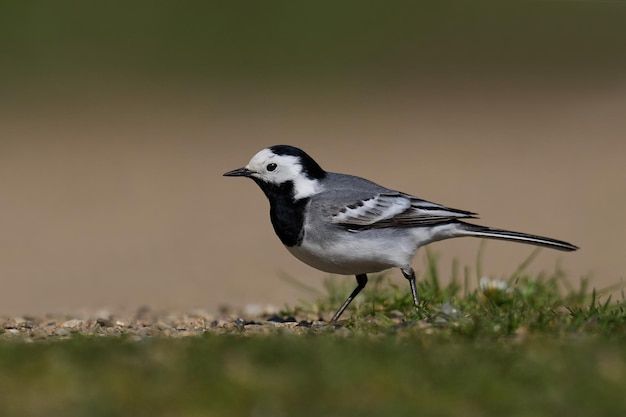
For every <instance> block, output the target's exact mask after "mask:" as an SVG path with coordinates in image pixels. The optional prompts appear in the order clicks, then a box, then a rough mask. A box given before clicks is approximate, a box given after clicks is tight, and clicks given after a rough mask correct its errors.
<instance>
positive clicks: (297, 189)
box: [224, 145, 578, 322]
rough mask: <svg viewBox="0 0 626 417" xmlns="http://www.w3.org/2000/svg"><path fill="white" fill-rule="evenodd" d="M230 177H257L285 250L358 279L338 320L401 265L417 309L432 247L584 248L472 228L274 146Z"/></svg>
mask: <svg viewBox="0 0 626 417" xmlns="http://www.w3.org/2000/svg"><path fill="white" fill-rule="evenodd" d="M224 176H226V177H246V178H250V179H252V180H253V181H254V182H255V183H256V184H257V185H258V186H259V187H260V188H261V190H262V191H263V193H264V194H265V196H266V197H267V199H268V200H269V205H270V220H271V222H272V225H273V227H274V231H275V233H276V235H277V236H278V238H279V239H280V241H281V242H282V244H283V245H284V246H285V247H286V248H287V250H288V251H289V252H290V253H291V254H292V255H293V256H295V257H296V258H298V259H299V260H300V261H302V262H304V263H305V264H308V265H309V266H312V267H313V268H316V269H318V270H321V271H324V272H328V273H332V274H341V275H354V276H355V277H356V282H357V286H356V288H355V289H354V290H353V291H352V293H351V294H350V295H349V296H348V298H347V299H346V301H345V302H344V303H343V304H342V305H341V307H340V308H339V310H338V311H337V312H336V313H335V314H334V315H333V317H332V319H331V322H336V321H337V320H339V318H340V317H341V315H342V314H343V313H344V311H345V310H346V308H348V306H349V305H350V303H351V302H352V300H354V298H355V297H356V296H357V295H358V294H359V293H360V292H361V290H362V289H363V288H365V286H366V285H367V282H368V277H367V275H368V274H372V273H377V272H381V271H384V270H387V269H390V268H399V269H400V271H401V272H402V275H403V276H404V277H405V278H406V279H407V280H408V281H409V286H410V290H411V296H412V298H413V304H414V306H415V308H416V309H418V311H419V297H418V294H417V288H416V277H415V271H414V270H413V268H412V266H411V262H412V259H413V257H414V256H415V253H416V252H417V250H418V249H419V248H420V247H422V246H425V245H428V244H430V243H432V242H436V241H440V240H444V239H450V238H456V237H465V236H472V237H478V238H487V239H501V240H507V241H513V242H520V243H527V244H531V245H536V246H544V247H548V248H552V249H558V250H562V251H574V250H577V249H578V247H577V246H574V245H572V244H571V243H567V242H564V241H561V240H556V239H552V238H548V237H543V236H537V235H532V234H527V233H520V232H514V231H510V230H504V229H496V228H491V227H486V226H479V225H476V224H474V223H468V222H467V221H468V220H474V219H477V218H478V217H477V214H476V213H473V212H470V211H465V210H459V209H455V208H450V207H446V206H443V205H441V204H437V203H433V202H430V201H426V200H422V199H420V198H418V197H415V196H412V195H410V194H406V193H403V192H399V191H395V190H392V189H389V188H386V187H383V186H382V185H378V184H376V183H375V182H372V181H370V180H367V179H365V178H361V177H358V176H354V175H348V174H339V173H334V172H328V171H325V170H324V169H322V167H321V166H320V165H319V164H318V163H317V162H316V161H315V160H314V159H313V158H312V157H311V156H309V155H308V154H307V153H306V152H304V151H303V150H301V149H299V148H296V147H294V146H290V145H275V146H270V147H268V148H265V149H262V150H261V151H259V152H258V153H256V154H255V155H254V156H253V157H252V159H251V160H250V162H249V163H248V164H247V165H246V166H245V167H243V168H238V169H235V170H232V171H229V172H226V173H225V174H224Z"/></svg>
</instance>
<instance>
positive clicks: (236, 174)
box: [224, 168, 253, 177]
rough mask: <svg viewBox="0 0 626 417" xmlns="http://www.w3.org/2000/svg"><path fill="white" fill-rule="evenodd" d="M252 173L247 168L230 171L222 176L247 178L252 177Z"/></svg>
mask: <svg viewBox="0 0 626 417" xmlns="http://www.w3.org/2000/svg"><path fill="white" fill-rule="evenodd" d="M252 172H253V171H250V170H249V169H248V168H237V169H233V170H232V171H228V172H227V173H226V174H224V176H225V177H249V176H251V175H252Z"/></svg>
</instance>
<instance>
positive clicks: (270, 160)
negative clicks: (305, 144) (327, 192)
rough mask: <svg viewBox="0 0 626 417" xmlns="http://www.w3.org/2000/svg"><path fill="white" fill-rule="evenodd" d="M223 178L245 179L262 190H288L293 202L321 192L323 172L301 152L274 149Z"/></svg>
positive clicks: (254, 158) (311, 159)
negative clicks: (252, 181)
mask: <svg viewBox="0 0 626 417" xmlns="http://www.w3.org/2000/svg"><path fill="white" fill-rule="evenodd" d="M224 176H226V177H248V178H251V179H253V180H254V181H255V182H256V183H257V184H259V186H260V187H261V189H263V190H264V191H266V192H267V189H268V188H270V189H278V188H284V187H287V188H289V189H291V190H292V193H293V196H292V197H293V198H294V200H299V199H302V198H306V197H310V196H311V195H314V194H317V193H318V192H320V191H321V188H322V187H321V185H320V183H319V180H321V179H322V178H324V177H325V176H326V172H325V171H324V170H323V169H322V168H321V167H320V166H319V165H318V163H317V162H315V160H314V159H313V158H311V157H310V156H309V155H308V154H307V153H306V152H304V151H303V150H301V149H298V148H295V147H293V146H289V145H276V146H272V147H269V148H265V149H263V150H261V151H259V152H258V153H257V154H256V155H254V156H253V157H252V159H251V160H250V162H249V163H248V165H246V166H245V167H243V168H239V169H235V170H233V171H229V172H227V173H225V174H224Z"/></svg>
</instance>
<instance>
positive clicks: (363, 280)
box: [330, 274, 367, 322]
mask: <svg viewBox="0 0 626 417" xmlns="http://www.w3.org/2000/svg"><path fill="white" fill-rule="evenodd" d="M356 282H357V286H356V288H355V289H354V291H352V293H351V294H350V296H349V297H348V299H347V300H346V301H344V302H343V304H342V306H341V308H340V309H339V311H337V312H336V313H335V315H334V316H333V318H332V319H330V321H331V322H333V321H337V320H339V317H340V316H341V315H342V314H343V312H344V310H345V309H346V308H348V306H349V305H350V303H351V302H352V300H354V297H356V296H357V295H358V294H359V293H360V292H361V290H362V289H363V288H365V285H367V275H365V274H359V275H357V276H356Z"/></svg>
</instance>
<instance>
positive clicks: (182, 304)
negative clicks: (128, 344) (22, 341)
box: [0, 0, 626, 314]
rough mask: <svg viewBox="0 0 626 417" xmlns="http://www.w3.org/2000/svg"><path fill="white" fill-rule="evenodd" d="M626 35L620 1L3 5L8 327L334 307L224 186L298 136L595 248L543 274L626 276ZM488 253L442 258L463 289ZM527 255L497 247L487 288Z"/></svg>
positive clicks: (247, 199) (361, 165)
mask: <svg viewBox="0 0 626 417" xmlns="http://www.w3.org/2000/svg"><path fill="white" fill-rule="evenodd" d="M625 22H626V4H625V3H624V2H619V1H507V2H483V1H471V2H468V1H402V2H396V1H394V2H379V1H368V0H361V1H345V2H325V1H318V2H292V1H273V2H253V1H230V2H212V1H209V2H207V1H177V2H165V1H135V2H118V1H107V2H78V1H56V2H43V1H32V2H2V4H1V5H0V314H43V313H59V312H61V313H63V312H73V311H77V310H80V309H89V310H95V309H101V308H110V309H134V308H137V307H138V306H144V305H146V306H150V307H153V308H156V309H178V310H191V309H195V308H207V309H209V310H211V311H215V310H216V309H218V308H219V307H220V306H222V305H230V306H235V307H241V306H244V305H247V304H261V305H264V304H275V305H278V306H282V305H284V304H291V305H293V304H294V303H297V302H298V301H299V300H312V299H314V298H315V295H314V294H312V293H309V292H306V291H303V290H302V289H301V288H299V287H298V286H296V285H293V284H292V283H289V282H286V281H285V280H284V279H283V278H281V277H283V276H290V277H293V278H295V279H297V280H299V281H302V282H303V283H306V284H307V285H309V286H311V287H313V288H318V289H320V288H322V282H323V279H324V278H325V277H327V275H326V274H325V273H323V272H320V271H316V270H314V269H312V268H309V267H307V266H306V265H303V264H301V263H299V261H297V260H296V259H295V258H293V257H292V256H291V255H290V254H289V253H288V252H287V251H286V250H285V249H284V248H283V247H282V246H281V244H280V242H279V240H278V238H276V236H275V235H274V233H273V230H272V228H271V225H270V221H269V216H268V204H267V202H266V201H265V197H264V196H263V195H262V193H261V191H260V190H258V189H257V187H256V185H255V184H254V183H252V182H251V181H248V180H243V179H233V178H223V177H222V174H223V173H224V172H226V171H228V170H231V169H234V168H238V167H241V166H243V165H245V164H246V163H247V162H248V160H249V159H250V158H251V157H252V155H254V154H255V153H256V152H257V151H258V150H260V149H261V148H264V147H266V146H270V145H274V144H280V143H285V144H291V145H295V146H298V147H301V148H303V149H305V150H306V151H307V152H308V153H310V154H311V155H312V156H313V157H314V158H315V159H316V160H317V161H318V162H319V163H320V164H321V165H322V167H324V168H325V169H327V170H331V171H340V172H347V173H352V174H356V175H361V176H365V177H368V178H370V179H372V180H375V181H377V182H379V183H382V184H383V185H386V186H388V187H391V188H395V189H399V190H401V191H404V192H407V193H411V194H415V195H417V196H420V197H422V198H425V199H428V200H431V201H435V202H438V203H442V204H446V205H448V206H451V207H456V208H461V209H466V210H471V211H475V212H478V213H480V215H481V220H480V222H481V223H483V224H486V225H490V226H495V227H504V228H509V229H513V230H518V231H524V232H529V233H536V234H543V235H546V236H551V237H555V238H558V239H563V240H567V241H570V242H572V243H574V244H577V245H579V246H580V247H581V250H580V251H578V252H575V253H567V254H566V253H561V252H556V251H550V250H547V249H544V250H543V251H542V252H541V253H540V255H539V257H538V258H537V259H536V261H535V262H534V263H533V264H532V265H531V267H530V268H529V270H530V271H531V272H532V271H552V270H554V268H555V267H557V265H560V267H561V268H563V269H564V270H565V271H566V272H567V274H568V277H569V279H570V281H571V282H572V284H573V285H577V283H578V281H579V279H580V278H581V277H583V276H591V285H593V286H595V287H597V288H604V287H607V286H609V285H611V284H616V283H620V281H621V280H622V279H623V276H624V271H626V257H625V254H626V243H625V239H624V233H625V232H626V230H625V229H626V228H625V226H624V220H623V216H624V213H625V212H626V181H625V180H626V174H625V173H624V171H625V167H626V53H624V51H626V25H625V24H624V23H625ZM479 246H480V240H477V239H456V240H452V241H447V242H440V243H437V244H434V245H432V246H431V249H432V250H433V251H435V252H436V253H438V254H439V255H440V264H441V267H442V271H443V272H444V276H447V275H449V271H450V269H451V267H450V266H451V264H452V260H453V259H458V260H459V262H460V264H461V265H469V266H471V271H472V272H473V271H474V265H475V258H476V254H477V252H478V248H479ZM531 251H532V247H530V246H525V245H518V244H511V243H503V242H494V241H491V242H488V243H487V246H486V250H485V253H484V256H483V272H484V274H485V275H488V276H489V277H491V278H506V277H508V276H509V275H510V274H511V273H512V272H513V271H514V270H515V268H516V267H517V265H518V264H519V263H520V262H521V261H522V260H523V259H524V258H526V257H527V256H528V255H529V253H530V252H531ZM415 267H416V270H418V271H423V270H424V259H423V254H421V255H418V257H417V258H416V260H415ZM389 276H390V277H392V278H393V279H394V280H397V281H398V283H400V284H401V285H402V284H403V279H402V278H401V274H400V273H399V272H398V271H391V272H389ZM476 278H477V277H475V276H473V277H472V280H474V281H475V280H476ZM347 279H349V280H352V279H353V278H347Z"/></svg>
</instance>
